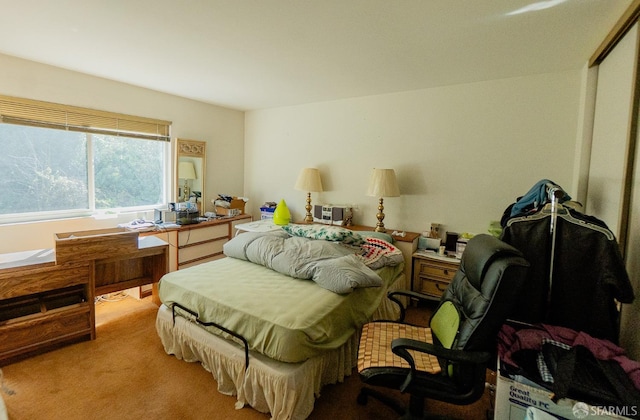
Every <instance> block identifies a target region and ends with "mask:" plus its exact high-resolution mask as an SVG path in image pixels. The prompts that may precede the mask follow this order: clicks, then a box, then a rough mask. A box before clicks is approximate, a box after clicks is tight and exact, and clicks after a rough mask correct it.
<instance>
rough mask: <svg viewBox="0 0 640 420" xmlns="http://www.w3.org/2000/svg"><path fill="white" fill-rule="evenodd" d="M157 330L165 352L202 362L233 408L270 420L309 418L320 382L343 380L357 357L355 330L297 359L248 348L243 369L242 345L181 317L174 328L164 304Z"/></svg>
mask: <svg viewBox="0 0 640 420" xmlns="http://www.w3.org/2000/svg"><path fill="white" fill-rule="evenodd" d="M156 330H157V332H158V335H159V336H160V340H161V341H162V345H163V346H164V349H165V351H166V352H167V354H173V355H175V356H176V357H177V358H178V359H181V360H185V361H187V362H200V363H201V364H202V366H203V367H204V368H205V369H206V370H207V371H209V372H211V374H212V375H213V377H214V379H215V380H216V381H217V383H218V391H219V392H221V393H223V394H226V395H235V396H236V397H237V403H236V408H242V407H244V406H245V405H250V406H251V407H253V408H254V409H256V410H258V411H260V412H263V413H271V418H272V419H274V420H281V419H282V420H284V419H305V418H307V417H308V416H309V415H310V414H311V412H312V411H313V405H314V402H315V399H316V398H317V397H318V396H319V395H320V389H321V388H322V386H324V385H327V384H333V383H338V382H343V381H344V378H345V377H346V376H349V375H350V374H351V372H352V370H353V367H354V366H355V365H356V361H357V351H358V339H359V333H356V334H354V335H353V336H352V337H351V339H350V340H349V341H347V342H346V343H345V344H344V345H343V346H342V347H340V348H338V349H336V350H332V351H329V352H327V353H325V354H323V355H320V356H316V357H313V358H311V359H309V360H306V361H304V362H301V363H284V362H279V361H276V360H273V359H270V358H268V357H265V356H263V355H261V354H259V353H255V352H250V353H249V367H248V369H247V370H246V372H245V357H244V350H243V348H242V346H241V345H240V344H236V343H233V342H231V341H228V340H225V339H224V338H221V337H218V336H216V335H213V334H211V333H209V332H207V331H206V330H204V329H203V328H201V327H199V326H198V325H197V324H196V323H194V322H193V321H190V320H187V319H185V318H182V317H180V316H178V317H176V320H175V326H174V325H173V317H172V313H171V310H170V309H169V308H167V307H166V306H165V305H161V306H160V309H159V310H158V315H157V317H156Z"/></svg>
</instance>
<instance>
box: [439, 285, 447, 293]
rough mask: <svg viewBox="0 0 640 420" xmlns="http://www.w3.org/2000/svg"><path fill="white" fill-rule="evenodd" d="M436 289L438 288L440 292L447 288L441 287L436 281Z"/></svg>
mask: <svg viewBox="0 0 640 420" xmlns="http://www.w3.org/2000/svg"><path fill="white" fill-rule="evenodd" d="M436 289H438V291H440V292H444V291H445V290H447V288H446V287H445V288H444V289H443V288H442V286H440V285H439V284H438V283H436Z"/></svg>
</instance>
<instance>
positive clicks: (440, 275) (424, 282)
mask: <svg viewBox="0 0 640 420" xmlns="http://www.w3.org/2000/svg"><path fill="white" fill-rule="evenodd" d="M459 267H460V260H459V259H457V258H452V257H446V256H439V255H437V254H435V253H429V254H427V253H424V252H416V253H414V254H413V287H412V290H415V291H416V292H421V293H424V294H426V295H429V296H432V297H433V298H434V299H440V297H441V296H442V293H443V292H444V291H445V290H446V289H447V287H448V286H449V283H451V280H453V276H454V275H455V274H456V272H457V271H458V268H459Z"/></svg>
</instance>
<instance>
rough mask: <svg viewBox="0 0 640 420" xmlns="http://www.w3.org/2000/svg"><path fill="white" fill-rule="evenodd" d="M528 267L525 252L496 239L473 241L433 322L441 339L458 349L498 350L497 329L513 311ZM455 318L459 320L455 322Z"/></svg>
mask: <svg viewBox="0 0 640 420" xmlns="http://www.w3.org/2000/svg"><path fill="white" fill-rule="evenodd" d="M528 266H529V263H528V262H527V261H526V260H525V259H524V257H523V256H522V254H521V253H520V251H518V250H517V249H516V248H514V247H512V246H511V245H508V244H507V243H505V242H502V241H501V240H499V239H497V238H495V237H493V236H491V235H486V234H481V235H476V236H475V237H473V238H472V239H470V240H469V242H468V244H467V246H466V248H465V251H464V253H463V255H462V261H461V262H460V268H459V269H458V271H457V272H456V274H455V276H454V278H453V280H452V282H451V284H450V285H449V287H448V288H447V290H446V291H445V292H444V293H443V295H442V298H441V300H440V304H439V305H438V308H437V309H436V312H435V313H434V315H433V317H432V319H431V322H430V325H431V329H432V331H433V333H434V335H435V336H436V338H437V340H438V341H439V342H440V343H441V344H442V345H443V346H445V347H448V346H447V345H446V344H447V343H451V344H450V348H453V349H463V350H476V351H489V352H495V349H496V337H497V335H498V331H499V330H500V327H501V326H502V324H503V323H504V322H505V320H506V319H507V318H508V317H509V315H510V314H511V313H512V312H513V310H514V305H515V303H516V295H517V294H518V293H521V291H522V287H523V284H524V281H525V278H526V270H527V267H528ZM447 302H450V303H447ZM451 304H453V305H451ZM451 306H454V307H455V311H452V308H451ZM441 311H443V313H442V314H440V312H441ZM456 315H457V317H458V318H459V319H458V320H457V321H455V320H454V321H451V319H452V318H456ZM456 327H457V331H455V330H453V331H452V330H451V329H452V328H456ZM452 334H453V335H454V336H455V339H454V340H453V341H451V336H452Z"/></svg>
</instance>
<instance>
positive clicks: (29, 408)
mask: <svg viewBox="0 0 640 420" xmlns="http://www.w3.org/2000/svg"><path fill="white" fill-rule="evenodd" d="M156 311H157V307H156V306H155V305H154V304H153V303H151V302H150V300H149V298H147V299H143V300H142V301H138V300H136V299H133V298H130V297H129V298H126V299H124V300H122V301H119V302H108V303H99V304H98V305H97V306H96V313H97V322H98V327H97V339H96V340H94V341H87V342H83V343H78V344H74V345H71V346H67V347H64V348H61V349H59V350H55V351H52V352H49V353H46V354H43V355H40V356H36V357H33V358H30V359H27V360H23V361H21V362H18V363H14V364H11V365H8V366H5V367H3V368H2V371H3V373H4V385H5V387H6V388H8V389H10V390H12V391H13V395H7V394H6V393H3V395H2V397H3V398H4V400H5V403H6V405H7V410H8V413H9V419H10V420H33V419H65V420H71V419H141V418H144V419H269V415H268V414H263V413H259V412H257V411H255V410H253V409H251V408H249V407H245V408H243V409H241V410H236V409H235V408H234V403H235V398H234V397H231V396H225V395H222V394H220V393H218V391H217V390H216V383H215V380H214V379H213V376H212V375H211V374H210V373H209V372H207V371H205V370H204V369H203V368H202V367H201V366H200V365H199V364H197V363H186V362H184V361H181V360H178V359H176V358H175V357H174V356H170V355H167V354H166V353H165V352H164V350H163V348H162V345H161V343H160V340H159V338H158V336H157V335H156V331H155V314H156ZM360 386H361V383H360V380H359V378H358V376H357V373H356V372H354V374H353V375H351V376H350V377H349V378H347V380H346V381H345V382H344V383H342V384H336V385H329V386H326V387H325V388H324V389H323V390H322V395H321V396H320V398H319V399H318V400H317V401H316V406H315V408H314V411H313V413H312V415H311V416H310V419H372V420H375V419H389V418H397V415H396V414H395V413H394V412H393V411H392V410H390V409H389V408H387V407H386V406H384V405H382V404H381V403H379V402H377V401H375V400H371V401H370V402H369V404H367V405H366V406H364V407H363V406H359V405H358V404H357V403H356V396H357V394H358V391H359V389H360ZM0 392H1V391H0ZM395 395H397V396H398V397H399V398H402V399H404V400H405V401H406V400H407V397H406V396H404V395H400V394H399V393H396V394H395ZM491 401H492V396H490V395H489V393H488V392H487V393H486V395H485V397H484V398H483V399H482V400H481V401H479V402H478V403H476V404H474V405H472V406H468V407H455V406H451V405H447V404H441V403H437V402H429V407H430V409H431V410H432V411H433V412H434V413H437V414H441V415H447V416H450V417H451V418H458V419H484V418H486V412H487V410H488V409H489V408H490V406H491Z"/></svg>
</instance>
